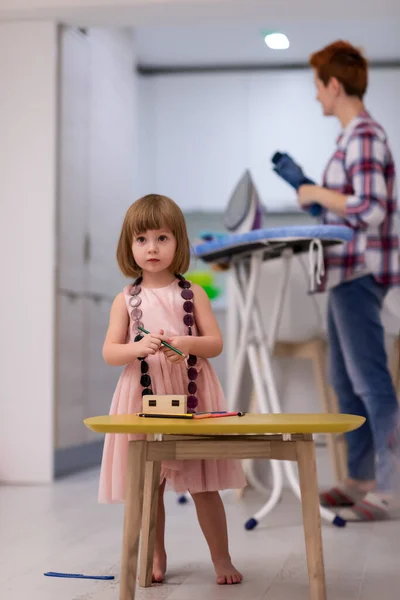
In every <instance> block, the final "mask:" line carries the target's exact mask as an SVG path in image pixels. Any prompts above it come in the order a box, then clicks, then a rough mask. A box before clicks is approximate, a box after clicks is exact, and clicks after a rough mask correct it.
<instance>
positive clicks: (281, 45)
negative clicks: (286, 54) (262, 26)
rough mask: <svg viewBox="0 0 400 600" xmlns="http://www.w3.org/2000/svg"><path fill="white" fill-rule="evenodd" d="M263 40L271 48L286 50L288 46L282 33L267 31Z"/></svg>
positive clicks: (286, 39)
mask: <svg viewBox="0 0 400 600" xmlns="http://www.w3.org/2000/svg"><path fill="white" fill-rule="evenodd" d="M264 41H265V43H266V44H267V46H268V48H271V50H287V49H288V48H289V46H290V44H289V40H288V38H287V37H286V35H285V34H284V33H267V35H266V36H265V37H264Z"/></svg>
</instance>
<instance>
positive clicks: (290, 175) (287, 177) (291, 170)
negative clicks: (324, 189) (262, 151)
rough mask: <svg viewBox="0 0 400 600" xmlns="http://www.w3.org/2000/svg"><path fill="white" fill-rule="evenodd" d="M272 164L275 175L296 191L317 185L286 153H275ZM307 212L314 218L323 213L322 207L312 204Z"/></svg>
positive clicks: (307, 208)
mask: <svg viewBox="0 0 400 600" xmlns="http://www.w3.org/2000/svg"><path fill="white" fill-rule="evenodd" d="M272 163H273V164H274V171H275V173H276V174H277V175H279V177H282V179H283V180H284V181H286V183H288V184H289V185H291V186H292V187H293V188H294V189H295V190H296V191H297V190H298V189H299V187H300V186H301V185H304V184H310V185H315V181H312V180H311V179H309V178H308V177H306V175H305V174H304V172H303V169H302V168H301V167H300V166H299V165H298V164H297V163H295V162H294V160H293V158H292V157H291V156H289V154H287V153H286V152H275V154H274V155H273V157H272ZM306 210H307V212H308V213H309V214H311V215H312V216H313V217H319V216H320V214H321V213H322V207H321V205H320V204H317V203H313V204H310V206H308V207H306Z"/></svg>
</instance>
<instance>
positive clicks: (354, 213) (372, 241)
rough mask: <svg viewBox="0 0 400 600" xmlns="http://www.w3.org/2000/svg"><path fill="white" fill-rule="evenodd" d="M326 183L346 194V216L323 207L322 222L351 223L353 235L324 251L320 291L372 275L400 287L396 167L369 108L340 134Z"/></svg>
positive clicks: (380, 280) (327, 169)
mask: <svg viewBox="0 0 400 600" xmlns="http://www.w3.org/2000/svg"><path fill="white" fill-rule="evenodd" d="M323 186H324V187H326V188H329V189H331V190H335V191H337V192H339V193H341V194H344V195H346V196H347V208H346V216H345V217H344V218H342V217H339V216H337V215H335V214H334V213H332V212H330V211H328V210H324V212H323V216H322V221H323V223H324V224H329V225H338V224H340V225H347V226H349V227H351V228H352V229H353V230H354V238H353V240H352V241H350V242H347V243H345V244H339V245H336V246H332V247H330V248H327V249H326V250H325V271H326V273H325V277H324V279H323V281H322V284H321V287H320V291H322V290H324V289H326V288H327V287H328V288H331V287H334V286H335V285H338V284H340V283H342V282H344V281H348V280H350V279H353V278H355V277H358V276H361V275H363V274H367V273H370V274H372V275H373V276H374V277H375V279H376V280H377V281H379V282H380V283H382V284H383V285H385V286H393V285H400V255H399V223H398V204H397V189H396V173H395V165H394V162H393V157H392V153H391V150H390V148H389V144H388V140H387V137H386V133H385V131H384V130H383V128H382V127H381V126H380V125H379V124H378V123H377V122H376V121H374V120H373V119H372V118H371V117H370V115H369V114H368V113H367V112H363V113H362V114H360V115H359V116H358V117H356V118H355V119H353V120H352V121H351V122H350V123H349V124H348V125H347V127H346V128H345V129H344V130H343V132H342V133H341V135H340V136H339V138H338V140H337V148H336V151H335V153H334V155H333V156H332V158H331V159H330V161H329V163H328V165H327V167H326V169H325V173H324V177H323Z"/></svg>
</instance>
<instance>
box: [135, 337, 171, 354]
mask: <svg viewBox="0 0 400 600" xmlns="http://www.w3.org/2000/svg"><path fill="white" fill-rule="evenodd" d="M163 334H164V332H163V331H160V333H148V334H144V336H143V339H141V340H140V342H135V350H136V351H137V356H138V358H145V357H146V356H149V355H150V356H153V355H154V354H156V353H157V352H158V351H159V349H160V346H161V340H162V339H163V338H164V335H163Z"/></svg>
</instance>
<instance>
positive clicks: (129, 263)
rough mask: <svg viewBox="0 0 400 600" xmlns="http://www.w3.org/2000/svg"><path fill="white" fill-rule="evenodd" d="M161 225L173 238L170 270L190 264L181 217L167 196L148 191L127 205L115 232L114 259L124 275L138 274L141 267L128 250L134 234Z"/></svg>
mask: <svg viewBox="0 0 400 600" xmlns="http://www.w3.org/2000/svg"><path fill="white" fill-rule="evenodd" d="M164 228H165V229H169V230H170V231H171V233H173V235H174V237H175V239H176V252H175V257H174V260H173V261H172V264H171V266H170V270H171V273H173V274H179V273H181V274H184V273H186V271H187V270H188V269H189V264H190V243H189V238H188V234H187V229H186V223H185V217H184V216H183V213H182V211H181V209H180V208H179V206H178V205H177V204H176V203H175V202H174V201H173V200H171V198H167V196H160V195H158V194H148V195H147V196H143V198H139V200H136V202H134V203H133V204H132V206H130V207H129V208H128V211H127V213H126V215H125V219H124V222H123V225H122V230H121V235H120V236H119V242H118V247H117V261H118V265H119V268H120V269H121V271H122V273H123V274H124V275H125V276H126V277H130V278H137V277H139V276H140V275H141V269H140V267H139V266H138V265H137V264H136V262H135V260H134V258H133V253H132V244H133V238H134V236H135V235H138V234H140V233H144V232H146V231H148V230H151V229H153V230H154V229H164Z"/></svg>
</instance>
